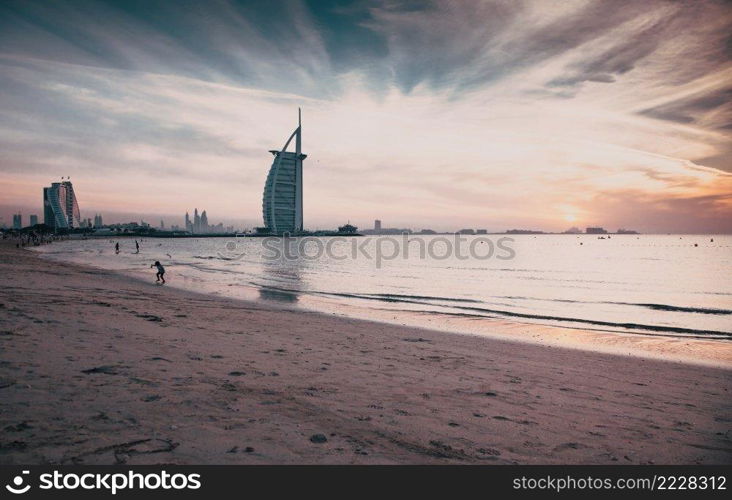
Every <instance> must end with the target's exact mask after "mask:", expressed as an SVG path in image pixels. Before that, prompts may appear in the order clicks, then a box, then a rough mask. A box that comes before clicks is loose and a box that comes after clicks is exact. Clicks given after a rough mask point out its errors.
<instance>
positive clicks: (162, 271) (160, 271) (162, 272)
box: [150, 260, 165, 285]
mask: <svg viewBox="0 0 732 500" xmlns="http://www.w3.org/2000/svg"><path fill="white" fill-rule="evenodd" d="M153 267H157V268H158V273H157V274H156V275H155V276H156V277H157V280H156V282H157V283H160V282H161V281H162V284H163V285H164V284H165V276H164V275H165V268H164V267H163V265H162V264H161V263H160V261H159V260H156V261H155V264H153V265H151V266H150V269H152V268H153Z"/></svg>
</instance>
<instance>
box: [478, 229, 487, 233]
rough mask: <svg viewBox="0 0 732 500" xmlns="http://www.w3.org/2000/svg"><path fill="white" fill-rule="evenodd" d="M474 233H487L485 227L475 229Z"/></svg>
mask: <svg viewBox="0 0 732 500" xmlns="http://www.w3.org/2000/svg"><path fill="white" fill-rule="evenodd" d="M475 234H488V230H487V229H476V230H475Z"/></svg>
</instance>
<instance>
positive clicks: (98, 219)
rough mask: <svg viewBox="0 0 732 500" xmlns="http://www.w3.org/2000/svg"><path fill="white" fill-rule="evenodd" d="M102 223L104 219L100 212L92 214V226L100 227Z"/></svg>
mask: <svg viewBox="0 0 732 500" xmlns="http://www.w3.org/2000/svg"><path fill="white" fill-rule="evenodd" d="M103 225H104V221H103V220H102V215H101V214H96V215H95V216H94V227H95V228H100V227H102V226H103Z"/></svg>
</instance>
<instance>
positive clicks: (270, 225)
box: [262, 109, 307, 234]
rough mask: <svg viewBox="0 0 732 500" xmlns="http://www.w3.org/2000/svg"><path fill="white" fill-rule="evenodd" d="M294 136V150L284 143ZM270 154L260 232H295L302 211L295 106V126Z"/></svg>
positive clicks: (299, 140)
mask: <svg viewBox="0 0 732 500" xmlns="http://www.w3.org/2000/svg"><path fill="white" fill-rule="evenodd" d="M292 139H295V152H294V153H293V152H290V151H287V147H288V146H289V145H290V142H292ZM270 153H272V154H273V155H274V160H273V161H272V166H271V167H270V169H269V174H268V175H267V180H266V182H265V183H264V193H263V195H262V218H263V219H264V229H263V230H262V232H266V233H272V234H284V233H290V234H296V233H300V232H302V230H303V213H302V196H303V195H302V162H303V160H304V159H305V158H306V157H307V155H305V154H303V153H302V118H301V115H300V110H299V109H298V119H297V128H296V129H295V131H294V132H293V133H292V134H291V135H290V138H289V139H287V142H285V145H284V146H283V147H282V149H280V150H276V149H272V150H270Z"/></svg>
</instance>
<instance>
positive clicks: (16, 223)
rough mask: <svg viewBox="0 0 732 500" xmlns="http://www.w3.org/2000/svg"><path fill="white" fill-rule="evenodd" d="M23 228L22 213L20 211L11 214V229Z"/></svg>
mask: <svg viewBox="0 0 732 500" xmlns="http://www.w3.org/2000/svg"><path fill="white" fill-rule="evenodd" d="M22 228H23V215H21V214H20V213H17V214H13V229H22Z"/></svg>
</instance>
